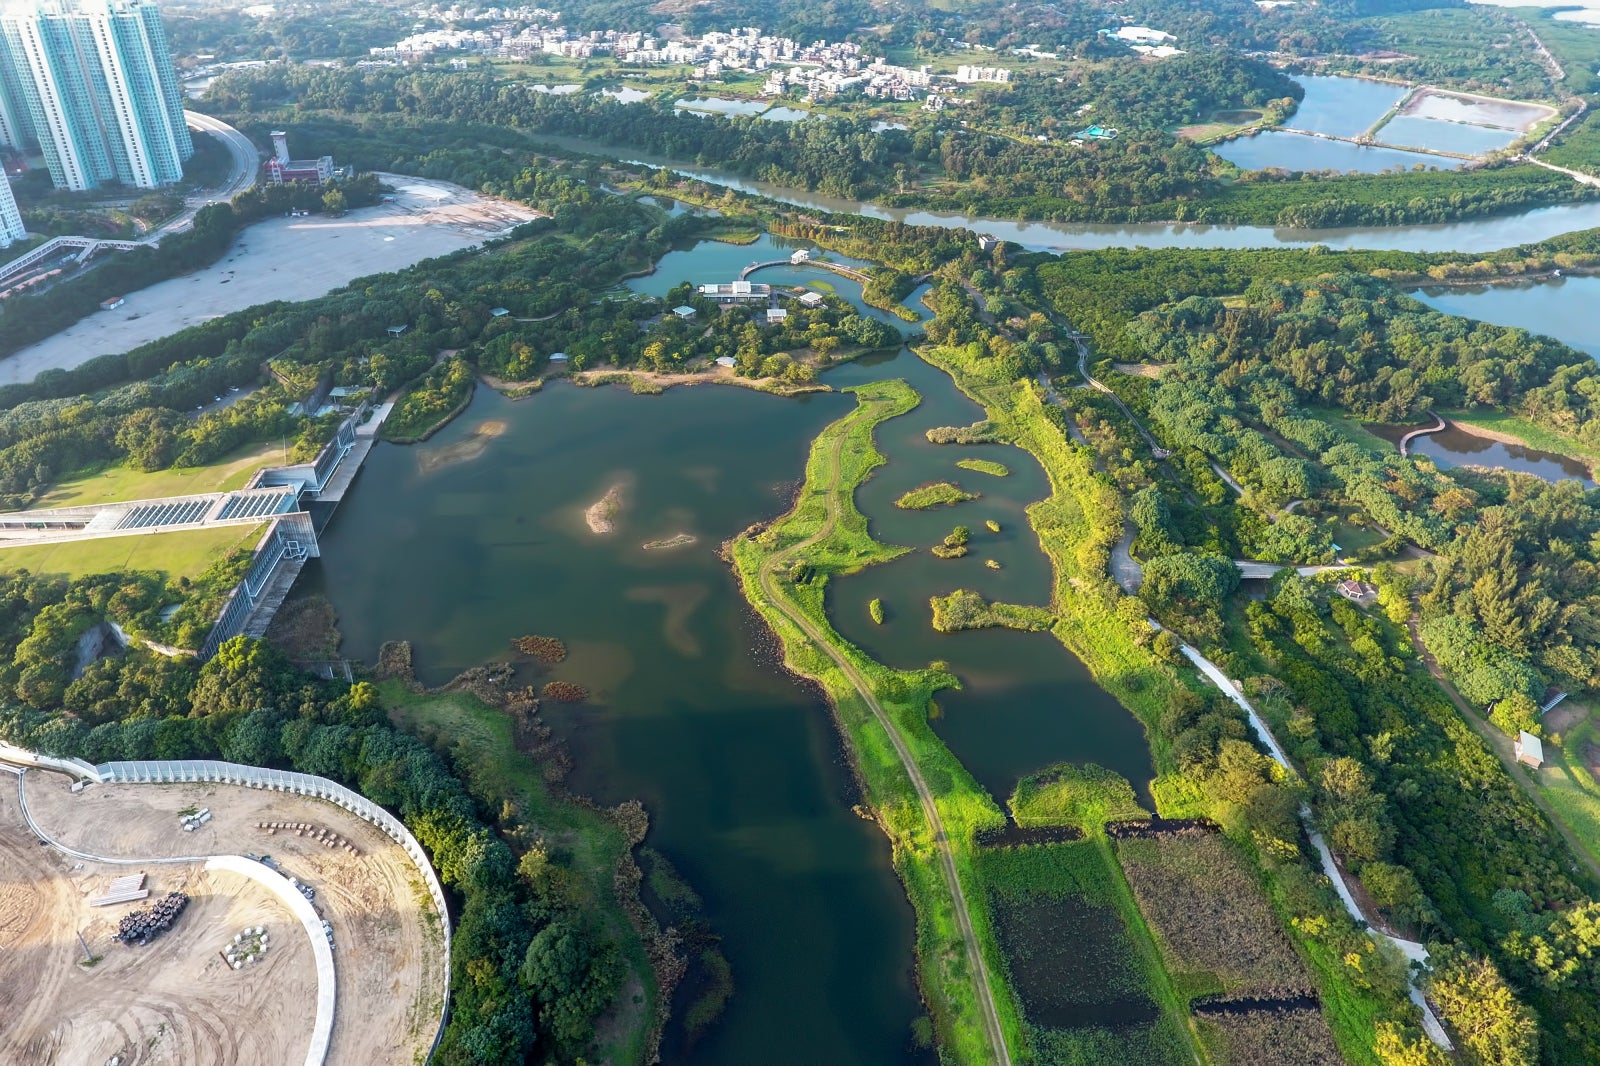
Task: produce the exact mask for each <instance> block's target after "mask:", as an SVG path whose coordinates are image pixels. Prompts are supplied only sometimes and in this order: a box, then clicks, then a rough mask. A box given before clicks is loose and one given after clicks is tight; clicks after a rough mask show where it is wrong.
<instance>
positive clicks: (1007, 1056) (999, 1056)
mask: <svg viewBox="0 0 1600 1066" xmlns="http://www.w3.org/2000/svg"><path fill="white" fill-rule="evenodd" d="M845 437H846V435H845V434H840V435H839V439H838V440H836V441H835V442H834V445H833V468H834V469H835V470H839V471H842V470H843V469H844V466H843V453H844V442H845ZM837 488H838V487H837V486H836V485H835V486H832V487H831V489H832V491H829V492H828V493H827V501H828V518H827V521H825V522H823V524H822V526H821V528H819V529H818V530H817V532H815V533H813V534H812V535H811V536H809V537H807V538H806V539H805V540H803V541H801V542H800V543H798V544H796V545H794V546H793V547H792V548H790V549H789V550H788V551H785V552H780V553H777V554H775V555H773V556H771V557H770V558H768V559H767V561H766V562H764V563H762V564H761V570H760V572H759V574H758V577H759V580H760V582H761V591H762V592H764V593H765V594H766V596H767V599H768V600H770V601H771V602H772V604H773V606H775V607H777V609H778V610H779V611H780V612H782V613H783V616H784V617H785V618H787V619H789V621H791V622H793V623H794V624H795V625H796V626H797V627H799V629H800V631H801V632H802V633H804V634H805V635H806V638H807V639H808V640H810V641H811V642H812V643H813V644H815V645H816V646H817V647H819V648H821V649H822V650H823V652H824V653H826V654H827V656H828V658H829V659H832V660H833V664H834V665H835V666H837V667H838V668H839V669H840V671H841V672H843V674H844V676H845V677H847V678H848V679H849V680H850V684H851V685H853V686H855V690H856V692H857V693H858V694H859V695H860V696H861V699H862V701H863V702H865V703H866V705H867V707H868V709H870V710H871V711H872V716H873V717H874V718H876V719H877V720H878V724H879V725H880V726H882V727H883V731H884V732H885V733H887V734H888V736H889V741H890V743H891V744H893V745H894V752H895V755H896V756H897V757H898V758H899V759H900V765H901V766H902V767H903V768H904V769H905V772H906V776H907V777H909V778H910V779H911V784H912V786H913V787H914V788H915V789H916V790H917V799H918V801H919V802H920V803H921V804H922V816H923V817H924V818H926V819H927V821H928V827H929V828H930V829H931V830H932V831H933V842H934V844H935V845H936V846H937V847H938V849H939V867H940V870H941V872H942V873H943V874H944V880H945V887H946V888H948V889H949V891H950V897H951V899H952V900H953V901H954V902H955V913H956V924H957V925H958V926H959V927H960V929H961V941H962V943H963V944H964V945H965V946H966V951H967V958H968V959H970V960H971V961H972V969H973V975H974V977H975V978H976V981H977V992H978V1006H979V1008H980V1010H981V1011H982V1013H983V1028H984V1032H985V1034H986V1035H987V1036H988V1038H989V1045H990V1048H991V1049H992V1051H993V1054H994V1058H993V1061H994V1062H996V1063H998V1064H999V1066H1011V1052H1010V1050H1009V1049H1008V1048H1007V1047H1006V1038H1005V1030H1004V1029H1003V1028H1002V1027H1001V1025H1000V1012H999V1011H998V1010H996V1009H995V1005H994V992H993V990H991V989H990V987H989V971H988V968H987V967H986V966H985V965H984V961H983V952H982V950H981V949H980V948H979V945H978V936H977V934H976V933H975V932H974V931H973V928H972V917H971V915H970V914H969V913H968V910H967V899H966V895H965V894H964V893H963V892H962V891H961V876H960V874H959V873H957V871H956V860H955V856H954V854H953V853H952V852H951V850H950V839H949V837H948V835H946V833H945V830H944V821H943V820H942V819H941V818H940V817H939V807H938V804H937V803H935V801H934V798H933V790H932V789H930V788H929V787H928V782H927V781H926V780H925V779H924V778H923V776H922V770H921V769H920V768H919V767H918V766H917V760H916V757H915V756H914V755H912V753H911V749H910V747H909V746H907V744H906V741H905V738H904V737H902V736H901V735H900V730H899V729H898V728H896V727H895V724H894V720H893V719H892V718H890V717H889V714H888V712H887V711H885V710H884V709H883V705H882V704H880V703H879V702H878V699H877V697H876V696H874V695H873V693H872V684H871V683H870V682H869V681H868V680H867V679H866V678H865V677H863V676H862V675H861V672H860V671H859V670H857V669H856V668H855V666H854V665H853V664H852V663H851V662H850V660H849V659H848V658H846V657H845V655H844V654H843V653H842V652H840V651H839V649H838V648H836V647H834V645H833V642H832V641H830V640H828V638H827V637H826V635H824V634H823V632H822V630H821V629H820V628H818V626H817V625H816V623H814V622H812V621H811V619H809V618H807V617H806V616H805V615H804V614H803V613H802V612H800V611H799V610H796V609H795V608H793V607H792V606H790V604H789V601H788V599H787V598H785V597H784V596H782V595H781V594H780V593H779V590H778V588H777V585H776V583H775V581H774V577H773V575H774V572H775V571H776V570H777V568H778V564H779V563H780V562H787V561H788V560H789V559H791V558H793V557H794V555H795V554H796V553H798V552H802V551H804V550H806V549H807V548H810V547H812V546H813V545H815V544H818V543H820V542H821V541H823V540H825V539H827V538H828V537H829V536H831V535H832V534H833V530H834V527H835V526H836V525H838V520H839V492H838V491H837Z"/></svg>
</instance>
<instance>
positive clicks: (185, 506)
mask: <svg viewBox="0 0 1600 1066" xmlns="http://www.w3.org/2000/svg"><path fill="white" fill-rule="evenodd" d="M212 502H213V501H212V500H210V499H203V500H180V501H179V502H177V503H142V504H140V505H138V506H137V507H134V508H131V509H130V510H129V511H128V513H127V514H125V515H123V517H122V521H120V522H118V523H117V528H118V529H150V528H151V527H153V526H178V525H184V524H186V523H189V522H198V521H200V520H201V519H202V518H204V517H205V516H206V512H207V511H209V510H211V504H212Z"/></svg>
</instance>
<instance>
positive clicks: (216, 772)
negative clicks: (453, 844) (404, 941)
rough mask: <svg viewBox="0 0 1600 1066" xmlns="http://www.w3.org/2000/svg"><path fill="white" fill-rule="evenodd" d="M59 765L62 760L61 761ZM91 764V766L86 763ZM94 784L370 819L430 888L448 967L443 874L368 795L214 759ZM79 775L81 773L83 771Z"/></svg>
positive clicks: (124, 765)
mask: <svg viewBox="0 0 1600 1066" xmlns="http://www.w3.org/2000/svg"><path fill="white" fill-rule="evenodd" d="M58 761H59V760H58ZM84 765H85V766H87V765H88V764H84ZM93 770H94V771H95V774H94V777H95V780H98V781H102V782H105V783H107V784H113V783H114V784H184V783H188V782H210V783H215V784H222V785H243V786H245V787H246V788H266V789H271V790H272V791H274V792H292V793H294V794H295V795H298V796H310V797H312V798H313V799H320V800H326V801H327V802H329V803H332V804H335V805H337V806H339V807H343V808H344V809H345V810H347V811H349V812H350V813H352V814H355V815H358V816H359V817H361V818H364V819H366V820H367V821H369V822H371V823H372V824H373V825H375V826H377V827H378V828H379V829H381V830H383V831H384V833H386V834H387V835H388V836H389V837H390V839H392V840H394V841H395V843H397V844H399V845H400V847H401V848H402V849H404V851H405V853H406V854H407V855H408V856H410V858H411V861H412V862H413V863H414V864H415V865H416V867H417V872H418V873H420V874H421V875H422V881H423V883H424V884H425V885H426V886H427V889H428V895H429V897H430V898H431V899H432V900H433V905H434V908H435V909H436V910H437V911H438V912H439V922H440V928H441V929H442V930H443V932H444V948H445V962H446V967H447V969H448V963H449V956H450V912H449V910H448V909H447V907H446V906H445V899H444V887H443V886H442V885H441V884H440V883H439V875H438V874H436V873H435V872H434V869H433V864H432V863H430V862H429V861H428V853H427V852H425V851H423V850H422V845H421V844H419V843H417V838H416V837H414V836H412V835H411V830H409V829H407V828H406V827H405V823H404V822H402V821H400V819H398V818H396V817H395V816H394V815H392V814H390V813H389V812H388V811H386V810H384V809H383V808H382V807H380V806H378V805H377V804H376V803H373V802H372V801H371V800H369V799H367V797H365V796H363V795H361V793H359V792H355V791H353V790H351V789H348V788H345V787H344V786H343V785H341V784H339V783H338V782H336V781H329V780H328V779H327V778H325V777H316V776H314V775H312V774H300V773H295V772H294V771H293V770H272V769H268V768H267V767H263V766H246V765H244V764H243V763H236V762H217V761H214V760H210V759H173V760H146V761H142V762H108V763H101V764H100V765H99V766H97V767H94V768H93ZM79 772H80V773H81V772H82V771H79Z"/></svg>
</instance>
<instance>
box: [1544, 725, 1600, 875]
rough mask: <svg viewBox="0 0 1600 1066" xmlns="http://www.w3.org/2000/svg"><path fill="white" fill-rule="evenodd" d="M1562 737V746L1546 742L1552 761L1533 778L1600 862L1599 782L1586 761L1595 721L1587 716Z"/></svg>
mask: <svg viewBox="0 0 1600 1066" xmlns="http://www.w3.org/2000/svg"><path fill="white" fill-rule="evenodd" d="M1563 740H1564V743H1563V744H1562V746H1561V747H1559V748H1558V747H1556V746H1555V745H1553V744H1549V743H1547V744H1545V746H1544V753H1545V756H1546V757H1547V758H1548V759H1549V760H1550V761H1549V762H1547V763H1546V764H1545V766H1544V769H1542V770H1540V771H1538V773H1536V774H1534V780H1535V781H1537V782H1538V783H1539V788H1540V790H1541V791H1542V792H1543V793H1544V796H1545V798H1546V799H1548V800H1549V801H1550V806H1551V807H1553V808H1554V809H1555V812H1556V815H1557V816H1558V817H1560V819H1561V820H1562V821H1563V822H1565V823H1566V824H1567V828H1568V829H1571V830H1572V835H1573V836H1575V837H1577V839H1578V841H1579V843H1581V844H1582V845H1583V849H1584V850H1585V851H1587V852H1588V853H1589V857H1590V858H1591V859H1593V860H1594V861H1596V862H1600V785H1597V784H1596V783H1595V779H1594V776H1593V775H1592V774H1590V773H1589V770H1588V768H1587V767H1586V766H1584V764H1583V748H1584V746H1585V744H1589V743H1594V742H1596V737H1595V726H1594V721H1593V720H1592V719H1591V718H1589V717H1587V716H1585V718H1584V719H1583V721H1582V723H1581V724H1579V725H1577V726H1574V727H1573V728H1572V729H1570V730H1568V732H1567V735H1566V736H1565V737H1564V738H1563Z"/></svg>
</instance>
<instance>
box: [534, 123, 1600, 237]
mask: <svg viewBox="0 0 1600 1066" xmlns="http://www.w3.org/2000/svg"><path fill="white" fill-rule="evenodd" d="M538 140H539V141H542V142H545V143H547V144H550V145H553V146H556V147H559V148H563V149H565V150H567V151H573V152H587V153H589V154H591V155H598V156H608V157H610V158H613V159H623V160H627V161H631V162H638V163H643V164H647V165H649V166H654V167H665V168H667V169H669V170H672V171H674V172H676V173H679V174H682V175H684V176H685V177H690V178H697V179H699V180H701V181H704V182H707V183H708V184H712V185H721V186H724V187H727V188H730V189H735V190H737V191H739V192H746V193H753V194H755V195H757V196H765V197H768V198H769V199H772V200H777V201H779V202H781V203H787V204H793V205H795V206H797V207H807V208H811V209H813V210H817V211H828V212H833V213H837V214H853V215H862V216H864V217H866V218H877V219H885V220H889V221H896V222H905V223H907V224H909V225H913V226H936V227H939V228H942V229H970V230H974V231H978V232H982V233H987V234H991V235H993V236H995V237H998V238H1000V239H1001V240H1006V241H1011V242H1013V243H1015V244H1018V245H1020V246H1022V247H1023V248H1027V249H1029V250H1031V251H1044V252H1066V251H1081V250H1086V249H1096V248H1272V247H1310V246H1311V245H1314V244H1321V245H1324V246H1326V247H1328V248H1342V249H1392V250H1395V251H1403V252H1492V251H1497V250H1499V249H1501V248H1511V247H1515V246H1517V245H1520V244H1527V243H1530V242H1533V241H1543V240H1549V239H1550V238H1551V237H1557V236H1560V235H1561V234H1563V233H1571V232H1573V231H1575V230H1584V229H1595V228H1600V201H1591V202H1588V203H1581V204H1560V205H1557V206H1555V207H1540V208H1535V209H1533V210H1531V211H1524V212H1522V213H1520V214H1515V215H1501V216H1496V217H1493V218H1479V219H1472V220H1470V221H1466V222H1441V223H1437V224H1431V225H1423V226H1367V227H1352V228H1343V229H1289V228H1286V227H1273V226H1212V225H1200V224H1196V223H1185V222H1147V223H1110V222H1018V221H1016V220H1014V219H1003V218H990V217H987V216H983V215H966V214H960V213H957V212H949V211H922V210H913V209H909V208H890V207H884V206H882V205H880V204H875V203H870V202H867V201H863V200H847V199H843V198H841V197H837V196H825V195H823V194H821V193H811V192H803V191H800V190H796V189H792V188H789V187H787V186H781V185H770V184H768V183H766V182H761V181H755V180H752V179H750V178H745V177H741V176H739V175H737V174H733V173H731V172H728V171H725V170H721V169H718V168H717V167H714V166H709V165H705V164H701V163H697V162H691V161H685V160H674V159H668V158H665V157H663V156H653V155H650V154H648V153H644V152H640V151H637V150H635V149H632V148H625V147H617V146H615V145H608V144H604V143H602V142H600V141H591V140H585V139H582V138H578V137H560V136H554V135H550V134H541V135H539V137H538Z"/></svg>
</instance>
